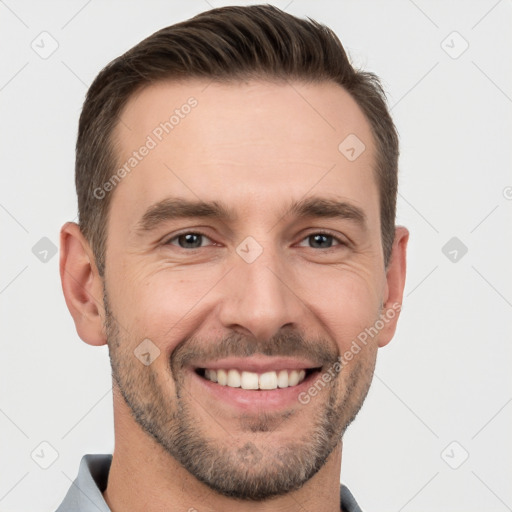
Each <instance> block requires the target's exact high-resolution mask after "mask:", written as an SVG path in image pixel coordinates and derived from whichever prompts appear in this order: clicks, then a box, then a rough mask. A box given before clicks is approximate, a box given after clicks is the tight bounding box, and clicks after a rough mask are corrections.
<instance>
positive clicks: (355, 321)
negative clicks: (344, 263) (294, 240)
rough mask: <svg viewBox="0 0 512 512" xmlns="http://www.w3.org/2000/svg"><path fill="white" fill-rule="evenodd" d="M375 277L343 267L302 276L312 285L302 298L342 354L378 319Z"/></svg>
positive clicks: (378, 299)
mask: <svg viewBox="0 0 512 512" xmlns="http://www.w3.org/2000/svg"><path fill="white" fill-rule="evenodd" d="M372 277H373V276H372V275H371V274H370V273H369V272H364V271H363V270H362V269H355V268H348V267H347V268H343V267H341V266H339V267H338V268H337V269H334V268H332V267H331V268H327V269H323V270H322V272H318V270H316V271H312V272H311V275H309V276H306V275H304V273H303V275H302V276H301V280H303V282H307V283H309V284H308V286H307V288H303V290H304V293H303V295H302V297H301V298H303V300H304V302H306V303H307V305H308V309H310V310H311V311H312V312H313V313H314V315H315V316H316V317H317V318H318V319H320V320H321V322H322V325H323V327H324V328H325V329H326V330H327V331H328V334H329V335H330V336H331V337H332V339H334V340H336V342H337V345H338V348H339V350H340V352H344V351H345V350H347V348H348V347H350V346H351V344H352V342H353V340H355V339H357V337H358V336H359V335H360V333H362V332H364V331H365V329H366V328H368V327H369V326H371V325H373V324H374V323H375V320H376V319H377V318H378V312H379V306H380V300H381V297H380V296H379V294H378V293H377V290H376V285H375V283H374V282H373V280H372Z"/></svg>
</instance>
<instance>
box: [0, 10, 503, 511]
mask: <svg viewBox="0 0 512 512" xmlns="http://www.w3.org/2000/svg"><path fill="white" fill-rule="evenodd" d="M227 3H230V2H227ZM227 3H222V2H214V1H213V0H210V1H208V2H205V1H190V2H172V1H145V2H142V1H139V2H125V1H123V2H121V1H117V2H114V1H109V2H106V1H103V2H101V1H99V0H92V1H89V2H87V1H84V0H80V1H61V2H35V1H32V2H28V1H15V0H5V1H1V2H0V23H1V30H0V52H1V59H2V65H1V68H0V102H1V107H0V108H1V112H0V130H1V131H0V143H1V186H0V222H1V229H2V245H1V251H0V258H1V261H0V265H1V267H0V268H1V276H0V305H1V312H2V320H1V324H0V325H1V331H2V344H1V356H0V393H1V396H0V429H1V435H0V439H1V441H0V511H2V512H5V511H12V512H17V511H22V510H23V511H24V510H40V511H53V510H55V508H56V507H57V505H58V504H59V503H60V502H61V500H62V498H63V496H64V494H65V493H66V491H67V489H68V487H69V486H70V484H71V480H73V479H74V478H75V476H76V473H77V470H78V464H79V461H80V458H81V456H82V455H83V454H85V453H111V452H112V450H113V442H114V439H113V418H112V399H111V392H110V390H111V379H110V366H109V361H108V353H107V351H106V347H101V348H93V347H90V346H88V345H86V344H85V343H83V342H82V341H81V340H80V339H79V338H78V336H77V334H76V332H75V329H74V324H73V322H72V320H71V317H70V315H69V313H68V311H67V309H66V306H65V303H64V300H63V296H62V292H61V287H60V280H59V277H58V255H55V256H53V257H48V259H49V261H47V262H46V263H43V262H41V261H40V260H39V259H38V258H37V257H36V255H34V254H33V252H32V248H33V246H34V245H35V244H36V243H37V242H38V241H39V240H40V239H41V238H43V237H47V238H48V239H49V240H50V241H51V242H52V243H53V244H55V245H58V232H59V228H60V226H61V225H62V224H63V223H64V222H65V221H67V220H73V219H75V218H76V198H75V190H74V181H73V180H74V176H73V173H74V144H75V138H76V130H77V123H78V116H79V113H80V109H81V106H82V102H83V100H84V95H85V92H86V90H87V87H88V86H89V85H90V83H91V82H92V80H93V79H94V77H95V76H96V74H97V73H98V72H99V70H100V69H101V68H102V67H103V66H104V65H105V64H107V63H108V62H109V61H110V60H111V59H113V58H114V57H116V56H118V55H119V54H121V53H123V52H124V51H126V50H127V49H128V48H130V47H131V46H133V45H134V44H136V43H137V42H139V41H140V40H141V39H142V38H144V37H146V36H148V35H149V34H151V33H153V32H154V31H156V30H158V29H160V28H162V27H164V26H166V25H170V24H173V23H175V22H178V21H181V20H184V19H187V18H189V17H191V16H193V15H195V14H197V13H198V12H200V11H203V10H206V9H209V8H210V6H211V7H219V6H221V5H226V4H227ZM275 5H277V6H278V7H281V8H285V9H286V11H287V12H289V13H291V14H294V15H297V16H301V17H304V16H310V17H312V18H314V19H316V20H318V21H320V22H323V23H326V24H327V25H329V26H330V27H331V28H333V29H334V30H335V32H336V33H337V34H338V36H339V37H340V39H341V41H342V42H343V43H344V45H345V47H346V49H347V50H348V52H349V53H350V55H351V57H352V59H353V61H354V62H355V63H356V64H357V65H358V66H363V67H364V68H367V69H368V70H371V71H374V72H376V73H377V74H378V75H379V76H381V77H382V80H383V82H384V85H385V88H386V90H387V92H388V94H389V102H390V105H391V106H392V114H393V116H394V118H395V121H396V124H397V126H398V129H399V132H400V135H401V154H402V156H401V164H400V196H399V205H398V219H397V221H398V223H399V224H404V225H406V226H407V227H408V228H409V229H410V231H411V238H410V243H409V253H408V276H407V286H406V291H405V299H404V307H403V311H402V316H401V319H400V322H399V328H398V332H397V334H396V336H395V339H394V340H393V341H392V343H391V344H390V345H389V346H388V347H386V348H385V349H383V350H382V351H381V352H380V356H379V360H378V364H377V369H376V375H375V379H374V383H373V387H372V389H371V391H370V394H369V396H368V399H367V402H366V404H365V406H364V407H363V410H362V411H361V413H360V415H359V417H358V418H357V420H356V421H355V422H354V424H353V425H352V426H351V427H350V428H349V431H348V432H347V434H346V436H345V442H344V456H343V464H342V473H341V479H342V481H343V482H344V483H346V484H347V485H348V486H349V488H350V489H351V490H352V492H353V493H354V495H355V497H356V499H357V500H358V501H359V502H360V504H361V506H362V507H363V508H364V509H365V510H368V511H375V512H381V511H382V512H384V511H386V512H389V511H396V512H399V511H413V510H414V511H456V510H464V511H466V512H471V511H475V512H476V511H481V510H486V511H497V512H501V511H505V510H512V487H511V485H510V482H511V481H512V471H511V463H510V462H511V459H512V458H511V455H512V441H511V436H510V426H511V423H512V386H511V381H512V373H511V372H510V363H511V361H512V359H511V355H512V344H511V341H512V340H511V335H510V327H511V321H510V319H511V312H512V309H511V308H512V279H511V277H512V271H511V270H510V269H511V265H510V261H511V258H510V256H511V247H512V229H511V228H512V222H511V221H512V200H511V198H512V188H510V187H512V173H511V161H512V159H511V153H512V116H511V113H512V59H511V48H512V45H511V43H512V31H511V30H510V27H511V26H512V25H511V22H512V2H511V1H510V0H502V1H498V2H497V1H496V0H482V1H478V2H477V1H472V2H469V1H450V2H441V1H438V2H428V1H426V0H416V1H415V2H413V1H411V0H396V1H387V2H378V1H373V2H370V1H357V2H356V1H340V2H325V1H323V2H322V1H317V2H303V1H299V0H294V1H292V2H289V0H285V1H284V2H275ZM42 31H47V32H48V33H49V34H51V37H52V38H54V39H55V40H56V41H57V42H58V45H59V46H58V48H57V50H56V51H55V52H54V53H53V54H52V55H51V56H49V57H48V58H47V59H42V58H41V57H40V56H39V55H38V54H37V53H36V52H35V51H34V50H33V49H32V48H31V43H32V41H34V40H35V41H36V42H37V41H40V37H43V36H40V37H39V39H38V36H39V34H40V33H41V32H42ZM454 31H456V32H457V33H458V34H459V35H457V34H452V33H453V32H454ZM44 37H48V36H44ZM443 41H444V43H443ZM464 41H467V43H468V44H469V47H468V48H467V50H466V51H465V52H464V53H462V54H461V55H460V56H458V58H452V57H453V56H456V55H457V54H458V53H459V52H460V51H461V50H462V49H463V48H464V46H465V44H466V43H465V42H464ZM50 43H51V40H49V39H47V40H46V44H45V47H46V48H47V49H48V48H50ZM39 44H40V45H41V43H40V42H39ZM449 53H451V56H450V55H449ZM507 187H508V188H507ZM452 237H457V238H458V239H459V240H460V241H461V242H462V243H463V244H464V245H465V246H466V247H467V249H468V252H467V254H465V255H464V256H463V257H460V254H461V253H460V251H459V253H458V261H456V262H452V261H450V259H449V258H448V257H447V256H445V254H444V253H443V252H442V247H443V246H444V245H445V244H446V243H447V242H448V241H449V240H450V239H451V238H452ZM49 254H51V253H49ZM297 428H300V427H299V426H297ZM43 441H46V442H47V443H49V444H50V445H51V446H52V447H53V448H54V449H55V450H56V452H57V453H58V458H57V459H56V461H55V462H54V463H53V464H52V465H51V466H50V467H49V468H48V469H42V468H41V467H39V465H38V464H36V462H35V461H34V460H33V459H32V458H31V453H32V452H33V451H34V450H35V449H36V448H37V450H36V453H42V452H41V447H40V446H39V445H40V443H41V442H43ZM453 441H456V444H452V445H451V446H450V447H449V448H448V449H447V450H445V448H446V447H447V446H448V445H450V443H452V442H453ZM42 449H43V452H44V454H45V455H44V457H42V456H41V459H44V458H45V457H46V458H47V462H50V461H51V460H50V458H51V453H52V452H51V449H50V448H48V446H46V445H43V447H42ZM466 452H467V454H469V458H468V459H467V460H466V461H465V462H464V463H463V464H462V465H461V466H460V467H459V468H458V469H452V467H450V465H449V464H451V465H452V466H457V465H458V464H460V462H461V461H462V460H463V458H464V457H465V455H466ZM443 453H444V456H443V455H442V454H443ZM35 458H36V457H35ZM42 462H44V460H42ZM311 512H314V511H311Z"/></svg>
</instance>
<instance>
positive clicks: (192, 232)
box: [105, 81, 387, 500]
mask: <svg viewBox="0 0 512 512" xmlns="http://www.w3.org/2000/svg"><path fill="white" fill-rule="evenodd" d="M207 85H208V84H207V83H202V82H193V81H192V82H188V83H183V84H176V83H159V84H156V85H152V86H150V87H148V88H146V89H144V90H142V92H139V93H138V94H136V95H135V96H133V97H132V98H131V100H130V102H129V103H128V105H127V107H126V109H125V110H124V112H123V113H122V115H121V119H122V122H121V123H119V125H118V127H117V129H116V133H115V135H116V140H117V141H118V155H119V163H120V166H122V165H123V164H124V163H125V162H126V161H128V159H129V158H130V157H132V156H133V151H139V148H140V147H141V146H143V145H144V144H146V145H147V146H148V147H149V146H153V147H151V148H150V149H149V151H148V152H147V155H146V156H144V157H142V156H141V154H140V151H139V156H138V157H137V158H138V161H137V164H136V165H135V166H133V169H132V170H131V171H130V172H129V174H128V175H127V176H126V177H125V178H124V179H123V180H122V181H121V182H120V183H119V184H118V185H117V186H116V188H115V191H114V192H111V193H113V197H112V203H111V207H110V213H109V221H108V227H107V232H108V236H107V240H108V241H107V252H106V274H105V276H106V278H105V279H106V280H105V299H106V301H107V302H106V304H105V305H106V314H107V322H106V324H107V335H108V339H109V348H110V356H111V360H112V366H113V375H114V378H115V381H116V383H117V385H118V386H119V389H120V392H121V393H122V395H123V397H124V399H125V401H126V403H127V405H128V407H129V408H130V409H131V412H132V413H133V416H134V418H135V419H136V421H137V423H138V424H139V425H140V427H141V428H142V430H143V431H144V432H145V433H147V434H148V435H151V436H153V438H154V439H155V440H156V442H158V443H159V444H160V445H161V446H162V447H163V448H164V449H165V450H166V451H167V452H168V453H169V454H170V455H171V456H172V457H174V458H175V459H176V460H177V461H178V462H179V463H181V464H182V465H183V466H184V467H185V468H186V469H187V470H188V471H189V472H190V473H192V474H193V475H194V476H195V477H196V478H198V479H199V480H201V481H203V482H204V483H206V484H207V485H209V486H210V487H211V488H213V489H215V490H217V491H218V492H220V493H222V494H224V495H226V496H232V497H238V498H241V499H253V500H262V499H266V498H268V497H270V496H273V495H279V494H283V493H286V492H288V491H290V490H293V489H297V488H299V487H300V486H301V485H303V484H304V483H305V482H306V481H307V480H308V479H309V478H311V477H312V476H313V475H314V474H315V473H316V472H317V471H318V470H319V469H320V468H321V467H322V465H323V464H324V463H325V462H326V459H327V458H328V456H329V455H330V454H331V453H332V452H333V450H334V449H335V448H336V447H337V446H338V445H339V443H340V439H341V435H342V433H343V431H344V429H345V428H346V426H347V425H348V423H349V422H350V421H351V420H352V419H353V418H354V416H355V415H356V414H357V412H358V410H359V408H360V406H361V404H362V402H363V400H364V398H365V396H366V393H367V391H368V387H369V385H370V381H371V377H372V374H373V369H374V364H375V357H376V351H377V346H378V343H379V337H378V336H375V337H374V338H373V339H371V340H369V341H368V343H367V344H365V345H363V344H360V350H359V352H358V353H357V355H354V358H353V359H352V360H351V361H350V362H348V363H347V364H343V365H342V367H341V370H339V364H338V366H336V361H338V357H339V356H342V355H343V354H344V353H345V352H346V351H347V350H349V349H350V347H351V346H352V344H353V342H354V340H356V339H357V337H358V335H359V334H360V333H361V332H363V331H364V330H365V328H368V327H370V326H373V325H374V324H375V322H376V320H378V319H379V314H380V313H381V312H382V306H383V304H384V303H385V302H386V300H387V296H386V294H387V286H386V274H385V270H384V264H383V253H382V245H381V237H380V218H379V196H378V188H377V184H376V181H375V177H374V172H373V168H374V162H375V147H374V143H373V139H372V136H371V131H370V126H369V124H368V122H367V121H366V119H365V118H364V116H363V114H362V113H361V111H360V110H359V108H358V107H357V105H356V103H355V102H354V101H353V100H352V99H351V97H350V96H349V95H348V94H347V93H346V92H345V91H343V90H342V89H341V88H340V87H339V86H337V85H335V84H330V83H324V84H316V85H308V86H305V85H300V84H297V83H295V84H293V85H277V84H270V83H266V82H251V83H247V84H230V85H220V84H215V83H211V84H210V85H208V86H207ZM190 97H193V98H195V101H196V102H197V103H196V104H195V105H194V106H193V107H192V108H183V109H181V110H180V111H179V113H178V114H176V115H177V116H178V117H179V121H178V122H176V118H175V119H174V120H173V123H175V124H173V128H172V129H169V127H168V126H167V130H168V131H169V133H166V131H165V130H163V128H162V127H161V126H160V123H162V122H164V121H167V120H169V118H170V117H171V115H173V113H174V110H175V109H180V107H181V106H182V105H184V104H187V100H188V99H189V98H190ZM159 126H160V130H159V129H158V127H159ZM351 134H352V135H351ZM349 135H351V137H352V139H347V140H348V141H352V144H351V145H349V146H350V147H352V146H354V143H353V141H354V140H356V139H354V138H353V136H354V135H355V136H357V138H358V139H359V140H360V141H362V143H363V144H364V145H365V147H366V149H365V150H364V151H363V152H362V153H361V154H360V155H359V156H358V157H357V158H356V159H354V158H353V156H354V153H355V155H356V156H357V154H358V153H359V152H360V150H361V148H362V146H360V145H359V146H357V147H355V151H351V150H350V147H349V148H348V152H347V148H345V149H344V150H343V152H341V151H340V150H339V149H338V146H339V145H340V143H341V142H342V141H344V140H345V138H346V137H347V136H349ZM148 136H150V139H151V140H152V141H153V143H154V144H153V143H152V142H148V141H149V139H148ZM160 139H161V140H160ZM358 144H359V143H358ZM343 147H344V146H343V145H342V148H343ZM143 152H144V151H143ZM347 155H348V156H350V158H347ZM132 164H133V161H132ZM177 200H179V201H181V202H206V203H215V205H216V206H218V207H221V208H220V209H221V210H222V211H223V212H224V213H227V214H229V215H228V216H224V217H219V216H217V215H209V214H208V213H210V214H211V213H212V212H213V210H214V209H213V208H202V209H199V208H196V209H195V210H194V211H193V212H192V213H198V214H201V215H196V216H194V215H193V214H187V210H186V208H184V207H183V204H181V203H180V204H178V203H177V202H176V201H177ZM173 201H175V202H173ZM314 201H317V202H318V201H324V202H323V203H318V204H317V207H316V208H315V203H314ZM327 201H328V202H333V203H345V205H342V206H341V207H339V205H338V207H337V209H336V208H334V207H332V208H331V207H330V208H331V210H333V211H334V210H335V209H336V211H337V212H338V213H337V214H336V215H335V214H334V213H333V214H332V215H329V216H327V215H323V214H325V213H326V212H327V211H328V210H329V208H327V206H328V204H327V203H326V202H327ZM294 203H299V205H298V207H296V208H292V205H293V204H294ZM308 203H311V204H309V206H310V207H309V208H307V206H308ZM155 205H156V206H155ZM177 206H178V207H177ZM301 206H302V208H300V207H301ZM318 206H319V207H318ZM172 212H174V213H177V212H181V213H182V215H174V216H173V215H171V213H172ZM185 214H186V215H185ZM143 340H146V341H144V344H142V345H140V344H141V342H143ZM147 340H150V341H147ZM139 346H140V347H139ZM134 351H135V353H134ZM141 353H142V354H143V355H142V356H141V357H140V358H138V357H136V355H135V354H138V355H139V356H140V354H141ZM141 359H142V360H143V361H145V362H146V363H149V364H144V363H143V362H141ZM338 363H339V361H338ZM222 370H224V371H225V372H226V373H227V379H228V382H227V384H226V383H225V377H224V373H223V372H222ZM263 374H265V375H263ZM327 374H330V375H331V377H330V378H326V379H325V380H324V385H323V386H319V385H317V388H316V389H317V390H318V392H317V393H314V392H313V394H311V393H309V391H308V390H310V388H311V387H312V386H313V385H314V383H315V382H317V381H318V380H319V379H320V380H322V376H325V375H327ZM298 379H299V382H298V383H297V380H298ZM215 380H217V381H218V382H213V381H215ZM276 385H277V386H278V387H277V388H276ZM236 386H243V387H249V388H254V387H257V388H259V387H263V388H265V387H267V388H270V389H266V390H263V389H243V387H236ZM279 386H283V387H279ZM272 388H275V389H272ZM306 395H307V396H309V400H305V399H304V397H305V396H306ZM300 397H302V399H300ZM306 402H307V403H306Z"/></svg>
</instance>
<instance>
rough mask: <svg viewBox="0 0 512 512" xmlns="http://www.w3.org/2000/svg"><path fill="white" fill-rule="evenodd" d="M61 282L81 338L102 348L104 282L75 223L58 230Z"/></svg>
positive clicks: (86, 242)
mask: <svg viewBox="0 0 512 512" xmlns="http://www.w3.org/2000/svg"><path fill="white" fill-rule="evenodd" d="M60 279H61V283H62V291H63V292H64V297H65V299H66V305H67V307H68V309H69V312H70V313H71V316H72V317H73V320H74V322H75V326H76V332H77V333H78V335H79V336H80V338H82V340H83V341H85V342H86V343H88V344H89V345H105V344H106V343H107V337H106V335H105V332H104V329H103V319H104V318H105V311H104V307H103V282H102V279H101V277H100V275H99V272H98V269H97V267H96V263H95V260H94V256H93V252H92V250H91V248H90V245H89V242H88V241H87V240H86V239H85V237H84V236H83V234H82V232H81V231H80V228H79V226H78V225H77V224H75V223H74V222H67V223H66V224H64V226H62V228H61V230H60Z"/></svg>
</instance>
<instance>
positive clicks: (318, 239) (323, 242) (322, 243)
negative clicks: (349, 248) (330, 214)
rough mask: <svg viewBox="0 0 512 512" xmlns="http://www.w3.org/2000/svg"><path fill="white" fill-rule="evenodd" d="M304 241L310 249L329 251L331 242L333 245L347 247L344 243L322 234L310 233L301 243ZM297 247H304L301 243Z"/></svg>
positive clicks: (329, 235)
mask: <svg viewBox="0 0 512 512" xmlns="http://www.w3.org/2000/svg"><path fill="white" fill-rule="evenodd" d="M304 241H307V242H309V243H310V245H309V247H311V248H312V249H330V248H331V247H332V246H333V242H335V244H334V245H347V244H346V243H345V242H343V241H342V240H340V239H339V238H337V237H335V236H334V235H331V234H330V233H322V232H319V233H312V234H311V235H308V236H307V237H306V238H304V239H303V242H304ZM299 245H300V246H302V247H304V246H303V245H302V243H301V244H299Z"/></svg>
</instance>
